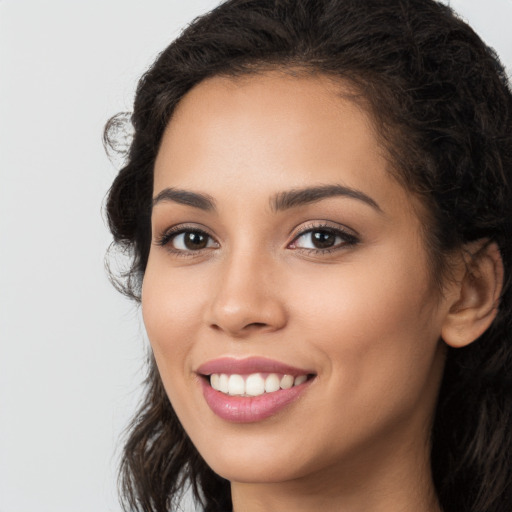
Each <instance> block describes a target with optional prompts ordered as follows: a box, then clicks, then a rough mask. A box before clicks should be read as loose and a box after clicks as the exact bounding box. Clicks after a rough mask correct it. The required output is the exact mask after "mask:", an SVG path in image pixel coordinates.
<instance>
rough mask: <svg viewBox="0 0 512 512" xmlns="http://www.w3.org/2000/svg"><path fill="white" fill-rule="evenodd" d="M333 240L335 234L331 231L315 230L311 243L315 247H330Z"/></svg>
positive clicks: (334, 239)
mask: <svg viewBox="0 0 512 512" xmlns="http://www.w3.org/2000/svg"><path fill="white" fill-rule="evenodd" d="M335 241H336V237H335V235H334V234H333V233H329V232H328V231H315V232H314V233H313V245H314V246H315V247H316V248H317V249H325V248H327V247H332V246H333V245H334V242H335Z"/></svg>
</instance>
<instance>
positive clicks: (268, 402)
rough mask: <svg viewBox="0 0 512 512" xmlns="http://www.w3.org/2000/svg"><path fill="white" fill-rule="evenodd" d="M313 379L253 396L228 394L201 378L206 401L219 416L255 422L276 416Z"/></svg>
mask: <svg viewBox="0 0 512 512" xmlns="http://www.w3.org/2000/svg"><path fill="white" fill-rule="evenodd" d="M311 381H312V379H309V380H307V381H306V382H304V383H303V384H300V385H299V386H293V387H291V388H289V389H280V390H279V391H274V392H273V393H264V394H263V395H260V396H251V397H246V396H230V395H226V394H224V393H221V392H220V391H216V390H215V389H213V388H212V387H211V386H210V384H209V383H208V382H207V380H206V379H201V384H202V387H203V396H204V398H205V400H206V403H207V404H208V407H210V409H211V410H212V411H213V412H214V413H215V414H216V415H217V416H219V417H220V418H222V419H223V420H226V421H231V422H233V423H254V422H257V421H262V420H264V419H266V418H270V417H271V416H274V415H275V414H277V413H278V412H280V411H281V410H283V409H284V408H285V407H286V406H288V405H289V404H291V403H292V402H294V401H295V400H297V399H298V398H299V397H300V396H301V395H302V393H304V391H305V390H306V388H307V387H308V385H309V384H310V383H311Z"/></svg>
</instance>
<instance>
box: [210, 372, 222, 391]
mask: <svg viewBox="0 0 512 512" xmlns="http://www.w3.org/2000/svg"><path fill="white" fill-rule="evenodd" d="M219 380H220V375H219V374H218V373H214V374H213V375H212V376H211V378H210V384H211V386H212V388H213V389H216V390H217V391H219V389H220V386H219Z"/></svg>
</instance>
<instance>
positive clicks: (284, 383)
mask: <svg viewBox="0 0 512 512" xmlns="http://www.w3.org/2000/svg"><path fill="white" fill-rule="evenodd" d="M293 381H294V379H293V377H292V376H291V375H285V376H284V377H283V378H282V379H281V389H290V388H291V387H292V386H293Z"/></svg>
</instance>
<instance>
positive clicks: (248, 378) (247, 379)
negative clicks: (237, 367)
mask: <svg viewBox="0 0 512 512" xmlns="http://www.w3.org/2000/svg"><path fill="white" fill-rule="evenodd" d="M306 380H308V377H307V375H299V376H298V377H293V375H281V376H280V375H278V374H276V373H270V374H269V375H267V377H266V378H264V377H263V376H262V375H261V374H260V373H252V374H250V375H245V376H242V375H238V374H236V373H234V374H231V375H227V374H225V373H220V374H219V373H213V374H212V375H210V385H211V386H212V388H213V389H215V390H216V391H221V392H222V393H225V394H229V395H232V396H260V395H263V394H264V393H273V392H274V391H279V390H280V389H290V388H291V387H293V386H299V385H300V384H303V383H304V382H306Z"/></svg>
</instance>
